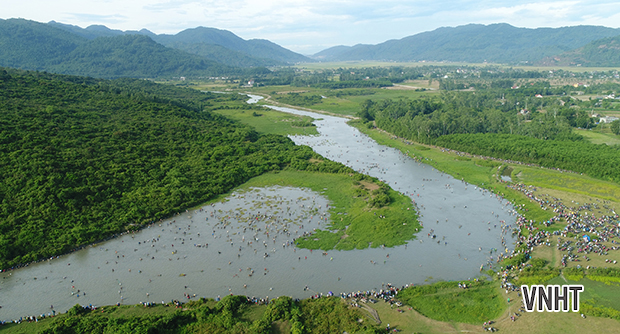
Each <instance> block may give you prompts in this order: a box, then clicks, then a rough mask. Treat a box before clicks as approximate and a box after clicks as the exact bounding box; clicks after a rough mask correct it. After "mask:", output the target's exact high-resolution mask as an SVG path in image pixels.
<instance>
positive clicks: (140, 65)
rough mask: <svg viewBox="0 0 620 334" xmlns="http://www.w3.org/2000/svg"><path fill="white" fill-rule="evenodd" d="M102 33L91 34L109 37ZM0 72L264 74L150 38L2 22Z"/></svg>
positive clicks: (106, 75) (140, 75) (144, 75)
mask: <svg viewBox="0 0 620 334" xmlns="http://www.w3.org/2000/svg"><path fill="white" fill-rule="evenodd" d="M105 29H107V28H100V27H99V28H95V29H91V30H98V31H100V32H101V31H102V32H104V34H109V32H108V31H106V30H105ZM91 37H96V36H91ZM0 66H6V67H14V68H21V69H28V70H38V71H49V72H53V73H60V74H73V75H84V76H93V77H100V78H118V77H136V78H152V77H171V76H177V77H178V76H214V75H215V76H218V75H224V74H241V73H252V72H250V71H259V72H265V71H268V70H267V69H266V68H257V69H254V70H248V69H241V68H235V67H231V66H227V65H224V64H221V63H218V62H215V61H212V60H209V59H206V58H204V57H200V56H196V55H192V54H189V53H187V52H184V51H181V50H176V49H172V48H167V47H165V46H163V45H161V44H158V43H156V42H155V41H153V40H152V39H151V38H150V37H148V36H143V35H136V34H113V36H111V37H96V38H92V39H89V38H87V37H85V36H83V35H77V34H74V33H71V32H69V31H67V30H66V29H60V28H57V27H54V26H51V25H48V24H44V23H39V22H34V21H28V20H21V19H10V20H0Z"/></svg>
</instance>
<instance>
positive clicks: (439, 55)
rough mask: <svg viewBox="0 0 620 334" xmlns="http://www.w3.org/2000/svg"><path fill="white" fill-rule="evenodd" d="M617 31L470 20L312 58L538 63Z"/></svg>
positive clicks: (323, 52) (342, 47)
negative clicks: (483, 22)
mask: <svg viewBox="0 0 620 334" xmlns="http://www.w3.org/2000/svg"><path fill="white" fill-rule="evenodd" d="M618 35H620V29H613V28H607V27H600V26H575V27H563V28H537V29H528V28H517V27H513V26H511V25H509V24H505V23H500V24H491V25H482V24H469V25H464V26H458V27H453V28H452V27H450V28H439V29H436V30H433V31H429V32H423V33H419V34H416V35H413V36H409V37H405V38H402V39H399V40H389V41H386V42H384V43H380V44H377V45H365V44H359V45H355V46H351V47H347V46H336V47H333V48H329V49H326V50H323V51H321V52H319V53H317V54H315V55H313V56H312V58H314V59H317V60H322V61H349V60H383V61H450V62H470V63H482V62H493V63H504V64H506V63H537V62H540V61H541V60H542V59H543V58H545V57H552V56H556V55H559V54H562V53H564V52H567V51H571V50H575V49H578V48H580V47H583V46H585V45H586V44H588V43H590V42H593V41H596V40H599V39H603V38H609V37H615V36H618Z"/></svg>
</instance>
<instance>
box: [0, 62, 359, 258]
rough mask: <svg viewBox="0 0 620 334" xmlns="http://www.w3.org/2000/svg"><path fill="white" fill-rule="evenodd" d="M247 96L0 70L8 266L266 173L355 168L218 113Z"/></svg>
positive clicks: (0, 220) (1, 201)
mask: <svg viewBox="0 0 620 334" xmlns="http://www.w3.org/2000/svg"><path fill="white" fill-rule="evenodd" d="M164 87H165V88H164ZM237 99H243V97H242V96H240V95H238V94H210V93H201V92H198V91H196V90H190V89H183V88H175V87H172V86H162V85H156V84H153V83H151V82H148V81H144V80H135V79H123V80H117V81H105V80H99V79H91V78H82V77H72V76H60V75H52V74H47V73H38V72H22V71H17V70H4V69H0V268H8V267H11V266H15V265H18V264H20V263H25V262H29V261H33V260H36V259H40V258H42V257H49V256H53V255H58V254H60V253H63V252H67V251H70V250H72V249H74V248H76V247H78V246H80V245H84V244H88V243H91V242H94V241H96V240H101V239H103V238H105V237H108V236H111V235H113V234H115V233H119V232H123V231H126V230H127V229H136V228H139V227H140V226H143V225H144V224H148V223H149V222H151V221H154V220H156V219H159V218H163V217H166V216H169V215H171V214H173V213H176V212H178V211H179V210H182V209H185V208H187V207H190V206H192V205H196V204H199V203H203V202H205V201H207V200H208V199H210V198H211V197H213V196H214V195H217V194H221V193H223V192H226V191H228V190H230V189H231V188H233V187H234V186H237V185H239V184H241V183H243V182H244V181H246V180H248V179H249V178H251V177H253V176H257V175H260V174H262V173H264V172H266V171H271V170H279V169H282V168H285V167H287V166H288V165H292V166H294V168H297V169H308V170H320V171H325V172H352V170H351V169H349V168H347V167H345V166H343V165H341V164H338V163H335V162H331V161H328V160H326V159H321V161H322V162H321V163H318V164H317V163H308V159H310V158H312V157H317V155H316V154H315V153H314V152H313V151H312V150H311V149H310V148H308V147H305V146H295V145H294V143H293V142H292V141H291V140H290V139H288V138H286V137H282V136H276V135H262V136H261V135H259V134H258V133H257V132H255V131H254V130H253V129H252V128H250V127H247V126H244V125H241V124H239V123H236V122H233V121H231V120H229V119H226V118H224V117H222V116H218V115H216V114H213V113H211V112H209V111H208V109H209V108H211V107H215V106H217V105H218V104H219V103H224V102H231V101H232V102H234V100H237ZM242 101H243V100H239V101H238V102H239V103H242Z"/></svg>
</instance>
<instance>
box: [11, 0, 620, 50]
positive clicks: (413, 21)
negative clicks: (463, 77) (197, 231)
mask: <svg viewBox="0 0 620 334" xmlns="http://www.w3.org/2000/svg"><path fill="white" fill-rule="evenodd" d="M2 2H3V3H2V10H1V11H0V18H3V19H7V18H18V17H19V18H24V19H29V20H34V21H39V22H49V21H52V20H54V21H57V22H62V23H67V24H74V25H77V26H80V27H83V28H85V27H87V26H89V25H92V24H102V25H105V26H107V27H109V28H111V29H120V30H139V29H142V28H146V29H148V30H151V31H153V32H155V33H158V34H161V33H166V34H175V33H178V32H179V31H182V30H184V29H187V28H195V27H198V26H205V27H213V28H218V29H225V30H229V31H231V32H233V33H235V34H236V35H238V36H239V37H241V38H244V39H252V38H261V39H268V40H270V41H272V42H275V43H277V44H279V45H282V46H283V47H285V48H288V49H290V50H293V51H296V52H299V53H303V54H313V53H316V52H318V51H321V50H323V49H326V48H328V47H331V46H336V45H355V44H359V43H361V44H377V43H381V42H384V41H386V40H390V39H400V38H403V37H406V36H410V35H415V34H417V33H420V32H424V31H430V30H434V29H436V28H439V27H446V26H449V27H454V26H459V25H464V24H469V23H481V24H491V23H509V24H511V25H513V26H516V27H525V28H538V27H552V28H555V27H564V26H575V25H600V26H607V27H612V28H618V27H620V6H619V5H618V1H617V0H615V1H608V0H587V1H581V0H560V1H546V0H545V1H506V0H495V1H491V0H475V1H474V0H458V1H447V0H437V1H433V0H423V1H419V0H408V1H405V0H384V1H374V0H254V1H250V0H54V1H50V0H22V1H8V0H3V1H2Z"/></svg>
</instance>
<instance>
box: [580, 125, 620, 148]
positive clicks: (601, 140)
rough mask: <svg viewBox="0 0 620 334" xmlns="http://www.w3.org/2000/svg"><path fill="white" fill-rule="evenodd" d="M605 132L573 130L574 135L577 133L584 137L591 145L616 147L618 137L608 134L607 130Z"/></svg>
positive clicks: (619, 138)
mask: <svg viewBox="0 0 620 334" xmlns="http://www.w3.org/2000/svg"><path fill="white" fill-rule="evenodd" d="M606 130H607V131H606V132H600V131H594V130H583V129H575V130H574V131H575V133H578V134H580V135H582V136H584V137H585V138H586V139H587V140H588V141H590V142H591V143H593V144H607V145H618V144H620V136H618V135H614V134H613V133H611V132H609V128H607V129H606Z"/></svg>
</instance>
